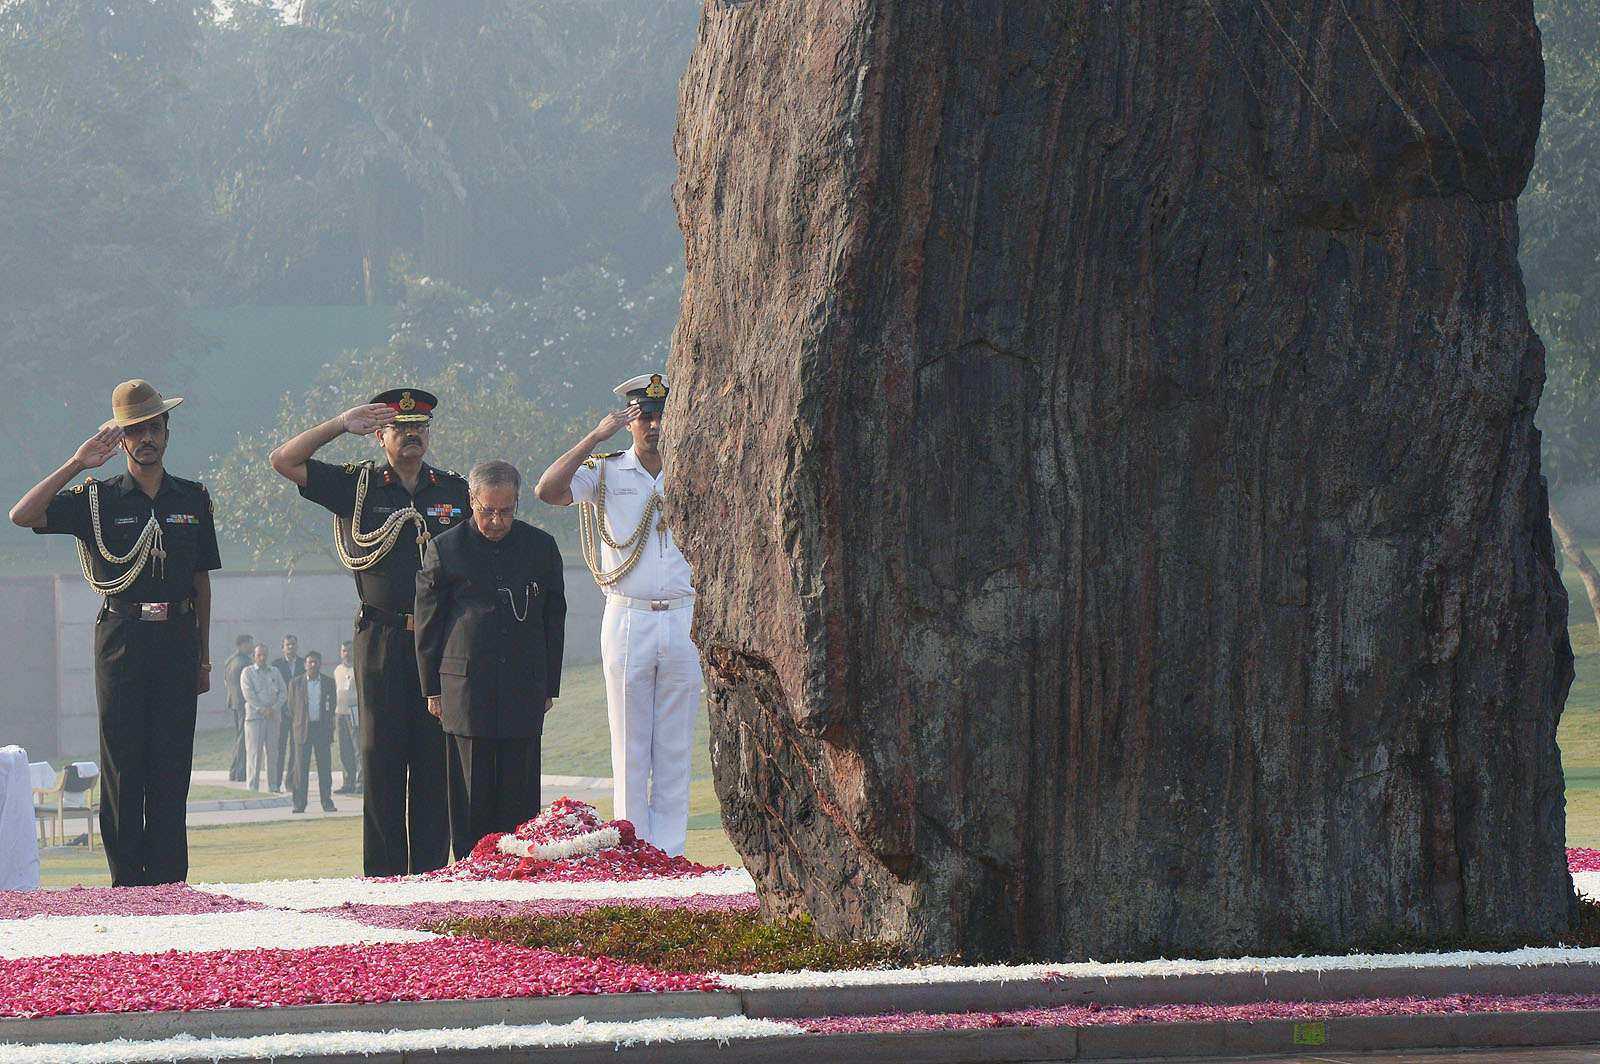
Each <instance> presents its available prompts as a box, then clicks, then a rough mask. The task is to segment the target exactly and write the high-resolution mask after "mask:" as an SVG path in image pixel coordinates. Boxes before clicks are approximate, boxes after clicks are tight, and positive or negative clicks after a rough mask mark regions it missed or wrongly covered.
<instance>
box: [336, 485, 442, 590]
mask: <svg viewBox="0 0 1600 1064" xmlns="http://www.w3.org/2000/svg"><path fill="white" fill-rule="evenodd" d="M371 477H372V467H371V466H370V465H364V466H362V467H361V475H360V477H359V478H358V479H357V480H356V508H355V512H354V513H352V514H351V515H350V520H349V529H350V542H351V543H353V544H355V545H356V547H358V548H360V549H361V550H364V551H366V552H367V553H365V554H363V555H361V556H360V557H359V558H358V557H356V556H355V555H353V554H351V553H350V552H349V551H348V550H346V549H345V546H344V531H345V527H346V525H345V519H344V518H342V517H339V516H337V515H335V517H334V519H333V545H334V548H335V549H336V550H338V552H339V560H340V561H341V562H343V563H344V566H345V568H346V569H349V570H350V571H351V572H356V573H359V572H364V571H365V570H367V569H371V568H372V567H373V566H374V565H377V564H378V563H379V562H381V561H383V559H384V558H386V557H388V555H389V552H390V551H392V550H394V545H395V543H397V542H399V539H400V529H401V527H402V526H403V525H404V524H405V523H406V522H407V521H415V522H416V525H417V555H418V556H419V557H420V556H421V555H422V552H423V551H424V550H426V549H427V546H428V538H429V536H428V522H427V521H426V520H424V519H423V516H422V515H421V514H420V513H418V512H417V508H416V507H415V506H403V507H401V508H400V509H398V510H396V511H395V512H394V513H392V514H390V515H389V519H388V520H387V521H385V522H384V523H383V524H381V525H379V526H378V527H377V528H375V529H373V530H372V531H371V532H362V531H361V506H362V504H363V503H365V502H366V501H367V482H368V481H369V480H370V479H371Z"/></svg>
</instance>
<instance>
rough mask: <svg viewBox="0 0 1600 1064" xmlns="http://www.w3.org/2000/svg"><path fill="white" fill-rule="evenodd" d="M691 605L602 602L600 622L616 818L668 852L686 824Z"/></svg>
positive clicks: (675, 850)
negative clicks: (673, 606) (672, 606)
mask: <svg viewBox="0 0 1600 1064" xmlns="http://www.w3.org/2000/svg"><path fill="white" fill-rule="evenodd" d="M693 615H694V610H693V609H692V608H689V609H678V610H636V609H629V608H628V607H626V606H621V605H618V604H617V603H614V602H607V603H606V612H605V619H604V621H603V622H602V624H601V626H600V658H601V661H603V662H604V664H605V673H606V709H607V713H608V716H609V718H610V721H611V775H612V778H613V779H614V780H615V783H616V807H617V808H616V816H617V817H619V818H621V819H623V820H628V821H630V822H632V824H633V829H634V831H636V832H637V833H638V834H639V837H640V838H642V839H646V840H648V841H649V842H650V843H651V844H653V845H655V846H659V847H661V849H663V850H665V851H666V852H667V853H669V854H672V855H674V856H677V855H680V854H682V853H683V844H684V840H685V836H686V835H687V833H688V830H689V754H690V751H691V750H692V749H693V748H694V717H695V710H696V709H698V708H699V706H700V683H701V676H700V652H699V651H697V650H696V649H695V646H694V641H693V640H691V639H690V638H689V624H690V621H691V620H692V619H693Z"/></svg>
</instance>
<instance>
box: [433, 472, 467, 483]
mask: <svg viewBox="0 0 1600 1064" xmlns="http://www.w3.org/2000/svg"><path fill="white" fill-rule="evenodd" d="M434 472H435V473H437V474H439V476H442V477H451V478H453V479H455V480H466V479H467V478H466V477H464V476H462V475H461V474H460V473H457V472H456V471H455V470H454V469H435V470H434ZM434 483H438V481H437V480H435V481H434Z"/></svg>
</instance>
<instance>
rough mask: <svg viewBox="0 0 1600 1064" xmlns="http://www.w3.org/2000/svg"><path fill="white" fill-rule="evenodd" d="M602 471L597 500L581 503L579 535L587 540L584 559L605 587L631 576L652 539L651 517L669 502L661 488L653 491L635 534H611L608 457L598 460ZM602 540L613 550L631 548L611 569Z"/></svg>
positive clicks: (600, 583)
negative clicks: (602, 556) (604, 558)
mask: <svg viewBox="0 0 1600 1064" xmlns="http://www.w3.org/2000/svg"><path fill="white" fill-rule="evenodd" d="M596 466H597V467H598V472H599V474H600V481H599V483H598V484H596V485H595V490H594V502H592V503H587V502H580V503H579V504H578V538H579V540H580V541H581V542H582V544H583V562H584V564H585V565H587V566H588V567H589V572H591V573H593V574H594V582H595V583H597V584H599V585H600V586H601V587H610V586H611V585H612V584H614V583H616V582H617V581H618V580H621V579H622V578H623V577H625V576H627V575H628V573H629V572H630V571H631V570H632V569H633V567H634V566H635V565H638V564H639V559H640V558H641V557H643V556H644V545H645V544H646V543H648V542H649V540H650V537H649V536H648V534H647V533H648V530H649V528H650V518H652V517H654V516H655V514H656V511H657V510H659V509H661V507H662V506H663V505H664V504H665V503H666V500H665V499H663V498H662V497H661V493H660V492H659V491H652V492H651V493H650V498H648V499H646V500H645V504H644V514H643V516H641V517H640V518H639V527H637V528H635V529H634V530H633V535H631V536H629V537H628V538H627V539H625V540H623V541H622V542H621V543H618V542H616V541H615V540H613V539H612V538H611V534H610V533H609V532H607V531H606V464H605V462H604V461H599V462H597V463H596ZM596 540H599V541H600V542H601V543H604V544H605V545H606V546H608V547H610V548H611V549H612V550H617V551H624V550H631V551H632V553H630V554H629V555H628V556H627V557H626V558H624V559H623V560H622V564H621V565H618V566H617V567H616V568H615V569H612V570H611V571H610V572H606V571H604V570H603V569H601V567H600V545H599V543H597V542H596Z"/></svg>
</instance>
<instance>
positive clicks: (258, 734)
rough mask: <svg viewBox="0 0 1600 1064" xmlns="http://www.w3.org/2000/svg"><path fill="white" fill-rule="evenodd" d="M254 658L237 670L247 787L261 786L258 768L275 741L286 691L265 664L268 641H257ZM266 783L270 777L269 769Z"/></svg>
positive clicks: (256, 788) (274, 744)
mask: <svg viewBox="0 0 1600 1064" xmlns="http://www.w3.org/2000/svg"><path fill="white" fill-rule="evenodd" d="M251 656H252V658H253V659H254V660H253V661H252V662H251V663H250V664H249V665H246V666H245V667H244V671H243V672H241V673H239V689H240V690H241V691H242V692H243V693H244V752H245V775H246V776H247V777H249V783H250V789H251V790H252V791H259V790H260V789H261V770H262V769H263V768H268V767H269V766H267V765H266V764H265V762H266V759H267V753H268V751H269V750H272V749H274V748H275V746H276V744H277V742H278V726H279V724H280V723H281V722H282V718H283V707H284V703H286V702H287V701H288V697H289V693H288V691H287V690H286V689H285V688H284V685H283V676H282V675H281V674H280V673H279V672H278V670H277V669H275V668H273V667H272V666H271V665H268V664H267V645H266V644H265V643H257V644H256V645H255V650H254V651H253V653H252V655H251ZM267 775H268V783H269V784H270V783H273V782H276V781H274V780H272V779H271V775H272V773H271V772H270V771H269V772H268V773H267Z"/></svg>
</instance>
